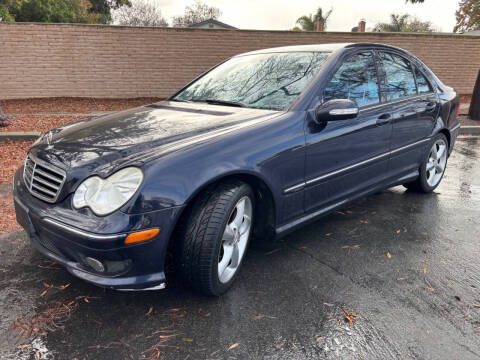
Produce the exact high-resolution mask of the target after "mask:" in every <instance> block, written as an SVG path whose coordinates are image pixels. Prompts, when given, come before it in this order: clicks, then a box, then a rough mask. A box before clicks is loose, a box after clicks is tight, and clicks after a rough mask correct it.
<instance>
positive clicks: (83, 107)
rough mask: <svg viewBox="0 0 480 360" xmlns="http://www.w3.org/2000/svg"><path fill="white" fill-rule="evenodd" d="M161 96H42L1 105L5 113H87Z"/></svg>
mask: <svg viewBox="0 0 480 360" xmlns="http://www.w3.org/2000/svg"><path fill="white" fill-rule="evenodd" d="M160 100H161V99H160V98H137V99H94V98H42V99H17V100H0V107H1V108H2V110H3V112H4V113H5V114H7V115H8V114H12V113H13V114H35V113H48V112H50V113H52V112H54V113H59V112H71V113H86V112H89V113H90V112H95V111H115V110H124V109H129V108H132V107H137V106H141V105H145V104H151V103H154V102H158V101H160Z"/></svg>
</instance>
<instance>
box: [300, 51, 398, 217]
mask: <svg viewBox="0 0 480 360" xmlns="http://www.w3.org/2000/svg"><path fill="white" fill-rule="evenodd" d="M374 59H375V58H374V53H373V52H372V51H363V52H360V53H357V54H354V55H352V56H350V57H349V58H347V59H346V60H345V61H344V62H343V64H342V65H340V67H339V68H338V70H337V71H336V72H335V74H334V76H333V78H332V79H331V80H330V82H329V83H328V84H327V85H326V87H325V89H324V90H323V101H328V100H331V99H350V100H354V101H356V103H357V105H358V106H359V108H360V111H359V115H358V117H357V118H355V119H350V120H341V121H332V122H329V123H327V124H323V125H322V124H320V125H319V124H316V123H315V122H314V121H313V119H312V118H310V119H307V120H306V121H307V123H306V138H307V139H306V140H307V154H306V169H305V178H306V179H305V180H306V187H305V211H306V212H307V213H308V212H312V211H317V210H319V211H321V209H328V208H330V207H331V206H336V205H339V204H340V203H341V202H343V201H346V200H349V199H350V198H351V197H352V196H355V194H358V193H360V192H362V191H363V190H366V189H368V188H372V187H373V186H374V185H375V184H378V183H379V182H381V181H382V180H383V179H384V178H385V176H386V172H387V168H388V158H389V148H390V136H391V123H390V121H389V120H390V116H391V114H390V113H388V112H384V108H383V105H381V104H380V93H379V85H378V76H377V67H376V62H375V60H374Z"/></svg>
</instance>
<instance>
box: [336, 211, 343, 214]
mask: <svg viewBox="0 0 480 360" xmlns="http://www.w3.org/2000/svg"><path fill="white" fill-rule="evenodd" d="M336 213H337V214H340V215H345V213H344V212H341V211H337V212H336Z"/></svg>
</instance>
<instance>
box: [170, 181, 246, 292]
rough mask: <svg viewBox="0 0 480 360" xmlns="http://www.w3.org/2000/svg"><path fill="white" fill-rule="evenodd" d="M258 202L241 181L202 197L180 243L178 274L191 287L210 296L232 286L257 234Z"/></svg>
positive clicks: (209, 190) (197, 201)
mask: <svg viewBox="0 0 480 360" xmlns="http://www.w3.org/2000/svg"><path fill="white" fill-rule="evenodd" d="M254 201H255V196H254V193H253V191H252V189H251V187H250V186H249V185H247V184H245V183H243V182H240V181H228V182H225V183H220V184H218V185H215V186H213V187H210V188H209V189H207V190H206V191H204V192H203V193H202V194H200V196H199V197H198V198H197V200H196V201H195V203H194V204H193V207H192V209H191V211H190V212H189V213H188V215H187V217H186V218H185V221H184V223H183V224H181V228H180V231H179V237H178V238H177V239H176V241H177V246H176V251H175V262H176V264H177V271H178V272H179V274H180V276H181V277H182V280H183V281H184V282H185V283H186V284H187V285H189V286H190V287H192V288H193V289H195V290H197V291H199V292H202V293H203V294H205V295H209V296H219V295H221V294H223V293H225V292H226V291H227V290H228V289H229V288H230V287H231V286H232V284H233V282H234V280H235V278H236V276H237V274H238V272H239V269H240V267H241V264H242V260H243V259H244V257H245V253H246V250H247V247H248V243H249V241H250V238H251V235H252V233H253V231H252V228H253V218H254V216H253V214H254V209H255V208H254V205H255V204H254ZM242 203H243V208H244V213H243V215H242V214H241V207H242V206H241V204H242ZM248 218H249V219H248ZM235 249H237V252H236V251H235ZM229 259H230V261H229ZM221 269H224V270H223V271H221Z"/></svg>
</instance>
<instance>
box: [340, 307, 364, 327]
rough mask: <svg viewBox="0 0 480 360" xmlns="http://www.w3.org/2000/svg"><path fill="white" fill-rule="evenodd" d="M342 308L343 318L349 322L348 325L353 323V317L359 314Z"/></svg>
mask: <svg viewBox="0 0 480 360" xmlns="http://www.w3.org/2000/svg"><path fill="white" fill-rule="evenodd" d="M342 310H343V312H344V314H345V315H344V316H345V319H346V320H347V321H348V322H349V323H350V325H353V323H354V322H355V318H357V317H360V314H357V313H354V312H351V311H348V310H347V309H345V308H343V307H342Z"/></svg>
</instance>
